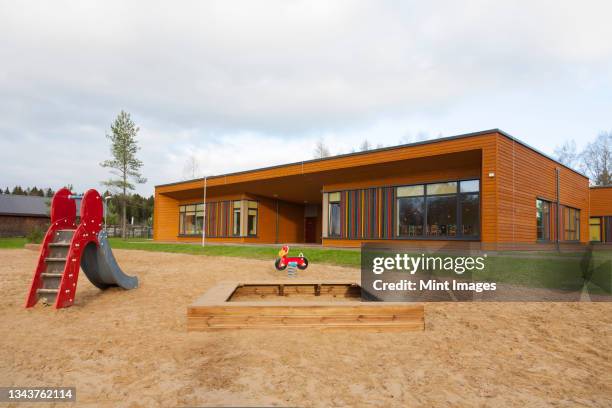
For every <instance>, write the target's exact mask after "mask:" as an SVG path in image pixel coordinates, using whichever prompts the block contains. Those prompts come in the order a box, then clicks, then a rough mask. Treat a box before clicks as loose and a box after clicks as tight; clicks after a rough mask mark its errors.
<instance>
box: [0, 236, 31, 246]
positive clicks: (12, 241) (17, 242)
mask: <svg viewBox="0 0 612 408" xmlns="http://www.w3.org/2000/svg"><path fill="white" fill-rule="evenodd" d="M26 242H27V241H26V239H25V238H0V249H15V248H23V246H24V245H25V244H26Z"/></svg>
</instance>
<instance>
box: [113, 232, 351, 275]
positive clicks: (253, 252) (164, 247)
mask: <svg viewBox="0 0 612 408" xmlns="http://www.w3.org/2000/svg"><path fill="white" fill-rule="evenodd" d="M110 242H111V247H112V248H117V249H139V250H142V251H154V252H175V253H181V254H193V255H213V256H232V257H238V258H250V259H269V260H272V259H274V258H275V257H276V255H277V254H278V251H279V249H280V245H279V246H278V247H269V246H255V245H245V246H237V245H236V246H234V245H206V247H201V246H200V245H197V244H167V243H157V242H152V241H150V240H132V239H130V240H126V241H124V240H122V239H120V238H111V239H110ZM300 252H303V253H304V256H306V258H308V262H315V263H325V264H332V265H340V266H352V267H356V268H358V267H359V266H360V265H361V252H360V251H359V249H354V250H350V249H328V248H310V247H308V248H300V247H291V252H289V255H290V256H297V255H298V254H299V253H300Z"/></svg>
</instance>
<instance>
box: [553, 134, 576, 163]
mask: <svg viewBox="0 0 612 408" xmlns="http://www.w3.org/2000/svg"><path fill="white" fill-rule="evenodd" d="M554 155H555V158H556V159H557V161H559V163H562V164H565V165H566V166H568V167H576V165H577V164H578V161H579V159H580V155H579V154H578V150H577V149H576V142H575V141H574V140H566V141H565V143H563V145H561V146H557V147H556V148H555V153H554Z"/></svg>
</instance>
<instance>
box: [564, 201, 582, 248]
mask: <svg viewBox="0 0 612 408" xmlns="http://www.w3.org/2000/svg"><path fill="white" fill-rule="evenodd" d="M566 213H567V219H566V216H565V214H566ZM572 214H574V217H572V216H571V215H572ZM572 220H573V222H574V227H575V228H574V229H569V227H568V224H570V223H568V222H567V221H572ZM570 236H571V237H573V238H570ZM563 240H564V241H566V242H579V241H580V209H579V208H574V207H569V206H566V205H564V206H563Z"/></svg>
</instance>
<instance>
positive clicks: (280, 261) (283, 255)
mask: <svg viewBox="0 0 612 408" xmlns="http://www.w3.org/2000/svg"><path fill="white" fill-rule="evenodd" d="M288 253H289V245H283V247H282V248H281V250H280V251H278V258H276V261H274V266H275V267H276V269H277V270H279V271H284V270H285V269H286V268H287V265H289V262H295V263H297V267H298V269H300V270H304V269H306V268H308V259H306V257H305V256H304V254H302V253H301V252H300V254H299V255H298V256H293V257H289V256H287V254H288Z"/></svg>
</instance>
